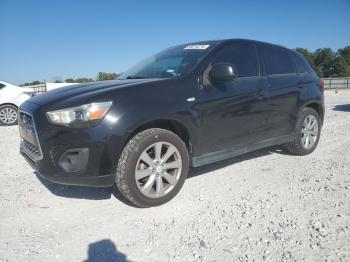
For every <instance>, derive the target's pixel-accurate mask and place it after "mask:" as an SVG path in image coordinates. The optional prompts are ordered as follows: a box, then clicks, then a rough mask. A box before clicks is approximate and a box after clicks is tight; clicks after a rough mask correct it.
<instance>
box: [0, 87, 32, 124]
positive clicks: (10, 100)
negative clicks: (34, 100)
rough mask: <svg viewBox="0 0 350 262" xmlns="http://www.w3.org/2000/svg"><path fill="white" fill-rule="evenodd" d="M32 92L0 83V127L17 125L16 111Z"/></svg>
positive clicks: (25, 88)
mask: <svg viewBox="0 0 350 262" xmlns="http://www.w3.org/2000/svg"><path fill="white" fill-rule="evenodd" d="M33 92H34V90H33V89H32V88H28V87H19V86H15V85H12V84H10V83H7V82H4V81H0V126H1V125H2V126H11V125H15V124H17V110H18V107H19V105H20V104H22V103H23V102H24V101H25V100H27V99H29V98H30V97H31V96H32V94H33Z"/></svg>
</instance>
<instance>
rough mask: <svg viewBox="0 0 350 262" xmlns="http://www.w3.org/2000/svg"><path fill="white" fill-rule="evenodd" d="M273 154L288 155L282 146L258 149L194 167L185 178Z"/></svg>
mask: <svg viewBox="0 0 350 262" xmlns="http://www.w3.org/2000/svg"><path fill="white" fill-rule="evenodd" d="M273 153H277V154H282V155H290V153H289V152H288V151H287V150H286V149H285V148H284V147H283V146H273V147H268V148H263V149H259V150H256V151H252V152H249V153H246V154H243V155H240V156H236V157H233V158H229V159H226V160H222V161H218V162H215V163H212V164H207V165H203V166H200V167H196V168H191V170H190V172H189V173H188V176H187V178H193V177H196V176H200V175H204V174H207V173H210V172H213V171H215V170H218V169H221V168H224V167H227V166H230V165H234V164H238V163H241V162H244V161H248V160H251V159H254V158H259V157H262V156H266V155H271V154H273Z"/></svg>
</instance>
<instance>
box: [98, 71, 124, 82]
mask: <svg viewBox="0 0 350 262" xmlns="http://www.w3.org/2000/svg"><path fill="white" fill-rule="evenodd" d="M118 76H119V75H118V74H117V73H106V72H98V74H97V77H96V81H105V80H114V79H116V78H117V77H118Z"/></svg>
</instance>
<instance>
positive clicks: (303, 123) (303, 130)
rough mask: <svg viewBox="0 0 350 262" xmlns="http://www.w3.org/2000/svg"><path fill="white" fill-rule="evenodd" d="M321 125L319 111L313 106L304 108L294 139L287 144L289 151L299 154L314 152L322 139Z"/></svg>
mask: <svg viewBox="0 0 350 262" xmlns="http://www.w3.org/2000/svg"><path fill="white" fill-rule="evenodd" d="M321 125H322V124H321V120H320V116H319V115H318V113H317V112H316V111H315V110H314V109H312V108H309V107H306V108H304V109H303V110H302V111H301V112H300V114H299V118H298V121H297V125H296V128H295V133H294V139H293V141H292V142H291V143H289V144H288V145H287V149H288V151H289V152H291V153H292V154H295V155H299V156H302V155H308V154H310V153H312V152H313V151H314V150H315V148H316V146H317V144H318V141H319V139H320V134H321Z"/></svg>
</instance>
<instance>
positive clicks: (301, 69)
mask: <svg viewBox="0 0 350 262" xmlns="http://www.w3.org/2000/svg"><path fill="white" fill-rule="evenodd" d="M293 57H294V61H295V65H296V68H297V72H298V73H300V74H304V73H307V68H306V66H305V62H304V61H303V59H302V58H301V57H300V56H299V55H296V54H294V55H293Z"/></svg>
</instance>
